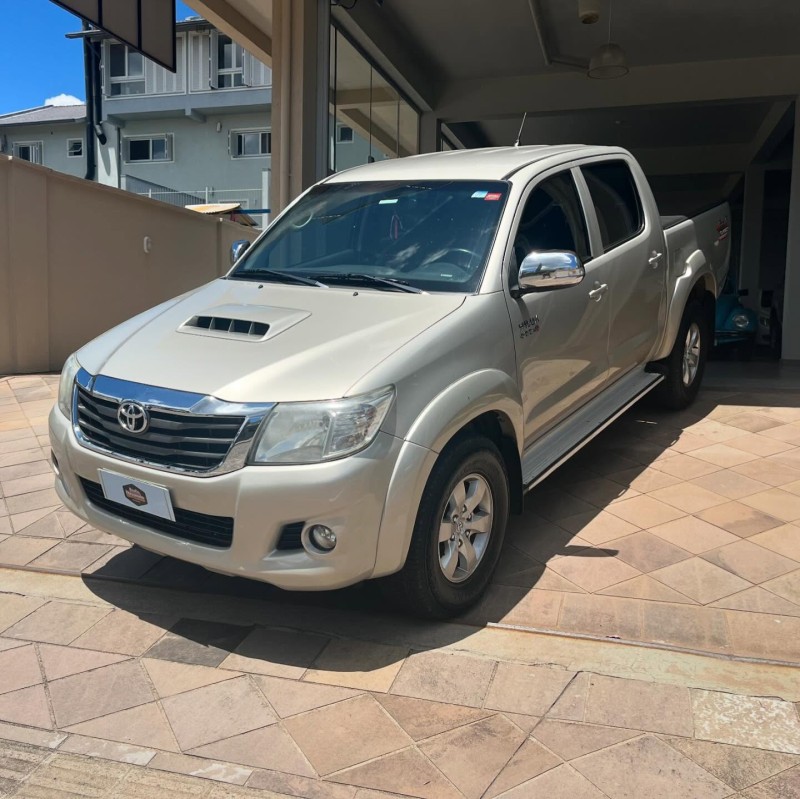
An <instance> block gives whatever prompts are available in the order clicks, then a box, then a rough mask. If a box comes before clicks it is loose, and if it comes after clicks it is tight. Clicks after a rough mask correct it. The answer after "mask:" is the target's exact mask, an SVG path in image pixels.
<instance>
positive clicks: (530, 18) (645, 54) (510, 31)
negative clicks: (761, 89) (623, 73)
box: [359, 0, 800, 80]
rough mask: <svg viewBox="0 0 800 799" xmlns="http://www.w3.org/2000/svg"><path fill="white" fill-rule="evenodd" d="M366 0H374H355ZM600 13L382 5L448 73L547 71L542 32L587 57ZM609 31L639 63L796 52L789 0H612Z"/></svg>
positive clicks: (409, 0)
mask: <svg viewBox="0 0 800 799" xmlns="http://www.w3.org/2000/svg"><path fill="white" fill-rule="evenodd" d="M359 1H360V2H364V3H366V2H368V0H359ZM601 6H602V12H601V19H600V22H598V23H597V24H594V25H584V24H582V23H581V22H580V21H579V19H578V0H501V1H499V2H498V0H494V1H493V2H486V0H436V2H431V1H430V0H384V1H383V5H382V11H383V13H384V14H385V15H386V18H387V21H389V22H390V24H391V25H392V26H393V27H394V28H395V29H397V30H405V31H407V32H408V33H409V34H410V36H411V38H412V39H413V42H414V44H415V45H416V46H417V47H418V48H420V49H422V50H423V51H424V53H425V54H426V56H427V58H428V59H429V60H430V61H431V62H432V63H433V64H434V65H435V66H436V67H437V68H438V71H439V73H440V74H441V75H442V76H443V77H444V78H445V80H463V79H466V78H479V77H484V78H485V77H503V76H512V75H514V76H517V75H534V74H542V73H544V72H546V71H549V69H548V67H547V66H546V64H545V59H544V57H543V54H542V51H541V48H540V46H539V41H538V37H537V29H536V25H535V23H534V16H535V15H536V14H537V12H538V16H539V22H540V24H539V32H538V33H539V34H541V36H542V38H543V39H544V41H545V45H546V48H547V50H548V51H549V53H550V55H551V56H557V55H559V54H560V55H563V56H569V57H572V58H576V59H581V60H584V61H588V59H589V56H590V55H591V53H592V51H593V50H594V49H595V48H597V47H598V45H600V44H603V43H604V42H605V41H606V40H607V35H608V26H607V22H608V7H609V2H608V0H601ZM611 12H612V39H613V40H614V41H615V42H618V43H619V44H621V45H622V46H623V47H624V49H625V52H626V54H627V56H628V60H629V62H630V64H631V66H633V67H637V66H651V65H657V64H673V63H679V62H687V61H689V62H695V61H715V60H727V59H731V58H757V57H760V56H775V55H791V54H795V53H798V52H800V37H798V31H800V3H797V2H793V0H701V1H700V2H698V0H613V2H612V6H611Z"/></svg>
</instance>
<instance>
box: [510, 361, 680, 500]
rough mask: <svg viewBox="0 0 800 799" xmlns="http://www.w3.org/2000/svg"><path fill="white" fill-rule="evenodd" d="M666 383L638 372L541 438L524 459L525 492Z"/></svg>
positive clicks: (650, 375)
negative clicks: (646, 395)
mask: <svg viewBox="0 0 800 799" xmlns="http://www.w3.org/2000/svg"><path fill="white" fill-rule="evenodd" d="M663 379H664V376H663V375H660V374H653V373H651V372H640V371H638V370H637V371H635V372H633V373H631V374H629V375H626V376H625V377H622V378H620V379H619V380H618V381H617V382H616V383H614V384H613V385H612V386H611V387H610V388H607V389H606V390H605V391H603V392H602V394H600V395H599V396H597V397H595V398H594V399H593V400H591V401H590V402H588V403H587V404H586V405H584V406H583V407H582V408H581V409H580V410H578V411H576V412H575V413H573V414H572V416H569V417H568V418H567V419H565V420H564V421H563V422H561V424H559V425H558V426H557V427H555V428H554V429H553V430H551V431H550V432H548V433H546V434H545V435H544V436H542V438H540V439H539V440H538V441H536V442H535V443H534V444H533V445H532V446H531V447H530V448H529V449H528V451H527V452H525V453H524V454H523V456H522V484H523V486H524V487H525V491H530V490H531V489H532V488H533V487H534V486H535V485H537V484H538V483H540V482H541V481H542V480H544V479H545V478H546V477H548V476H549V475H550V474H552V473H553V472H554V471H555V470H556V469H557V468H558V467H559V466H561V464H562V463H564V461H566V460H567V459H568V458H570V457H571V456H572V455H573V454H574V453H576V452H577V451H578V450H579V449H581V448H582V447H584V446H586V444H588V443H589V442H590V441H591V440H592V439H593V438H594V437H595V436H596V435H597V434H598V433H601V432H602V431H603V430H605V429H606V427H608V426H609V425H610V424H611V423H612V422H613V421H615V420H616V419H618V418H619V417H620V416H622V414H623V413H625V411H627V410H628V408H630V407H631V405H633V404H635V403H636V402H638V401H639V400H640V399H641V398H642V397H643V396H644V395H645V394H647V392H648V391H651V390H652V389H654V388H655V387H656V386H657V385H658V384H659V383H660V382H661V381H662V380H663Z"/></svg>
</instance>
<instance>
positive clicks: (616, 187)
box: [581, 161, 644, 252]
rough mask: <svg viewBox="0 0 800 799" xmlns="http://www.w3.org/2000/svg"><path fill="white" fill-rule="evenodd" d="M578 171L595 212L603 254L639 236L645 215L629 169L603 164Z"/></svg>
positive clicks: (611, 163)
mask: <svg viewBox="0 0 800 799" xmlns="http://www.w3.org/2000/svg"><path fill="white" fill-rule="evenodd" d="M581 171H582V172H583V176H584V177H585V178H586V183H587V185H588V186H589V192H590V193H591V195H592V202H593V203H594V209H595V211H596V213H597V223H598V225H599V227H600V237H601V239H602V241H603V251H604V252H608V251H609V250H610V249H613V248H614V247H616V246H617V245H619V244H622V243H623V242H624V241H628V239H631V238H633V237H634V236H636V235H637V234H638V233H640V232H641V230H642V228H643V227H644V212H643V211H642V203H641V200H640V198H639V191H638V190H637V188H636V183H635V182H634V180H633V175H632V174H631V170H630V167H629V166H628V165H627V164H626V163H625V162H624V161H602V162H600V163H598V164H592V165H591V166H585V167H582V169H581Z"/></svg>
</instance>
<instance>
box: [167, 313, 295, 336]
mask: <svg viewBox="0 0 800 799" xmlns="http://www.w3.org/2000/svg"><path fill="white" fill-rule="evenodd" d="M307 316H310V314H309V312H308V311H300V310H296V309H294V308H274V307H271V306H264V305H220V306H218V307H216V308H210V309H208V310H207V311H203V312H202V313H199V314H197V315H196V316H193V317H191V318H190V319H187V320H186V321H185V322H184V323H183V324H182V325H181V326H180V327H179V328H178V332H179V333H191V334H194V335H200V336H212V337H214V338H227V339H238V340H239V341H265V340H266V339H268V338H273V337H274V336H277V335H278V334H279V333H282V332H283V331H284V330H288V329H289V328H290V327H292V326H293V325H296V324H297V323H298V322H300V321H302V320H303V319H305V318H306V317H307Z"/></svg>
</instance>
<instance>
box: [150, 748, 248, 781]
mask: <svg viewBox="0 0 800 799" xmlns="http://www.w3.org/2000/svg"><path fill="white" fill-rule="evenodd" d="M150 766H151V767H152V768H154V769H159V770H161V771H172V772H175V773H176V774H186V775H188V776H191V777H203V778H205V779H208V780H217V781H219V782H229V783H232V784H233V785H244V784H245V783H246V782H247V780H248V779H249V777H250V775H251V774H252V773H253V770H252V769H249V768H243V767H242V766H236V765H233V764H231V763H219V762H216V761H213V760H205V759H203V758H198V757H190V756H188V755H179V754H175V753H174V752H159V753H158V754H157V755H156V756H155V757H154V758H153V760H152V761H151V762H150Z"/></svg>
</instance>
